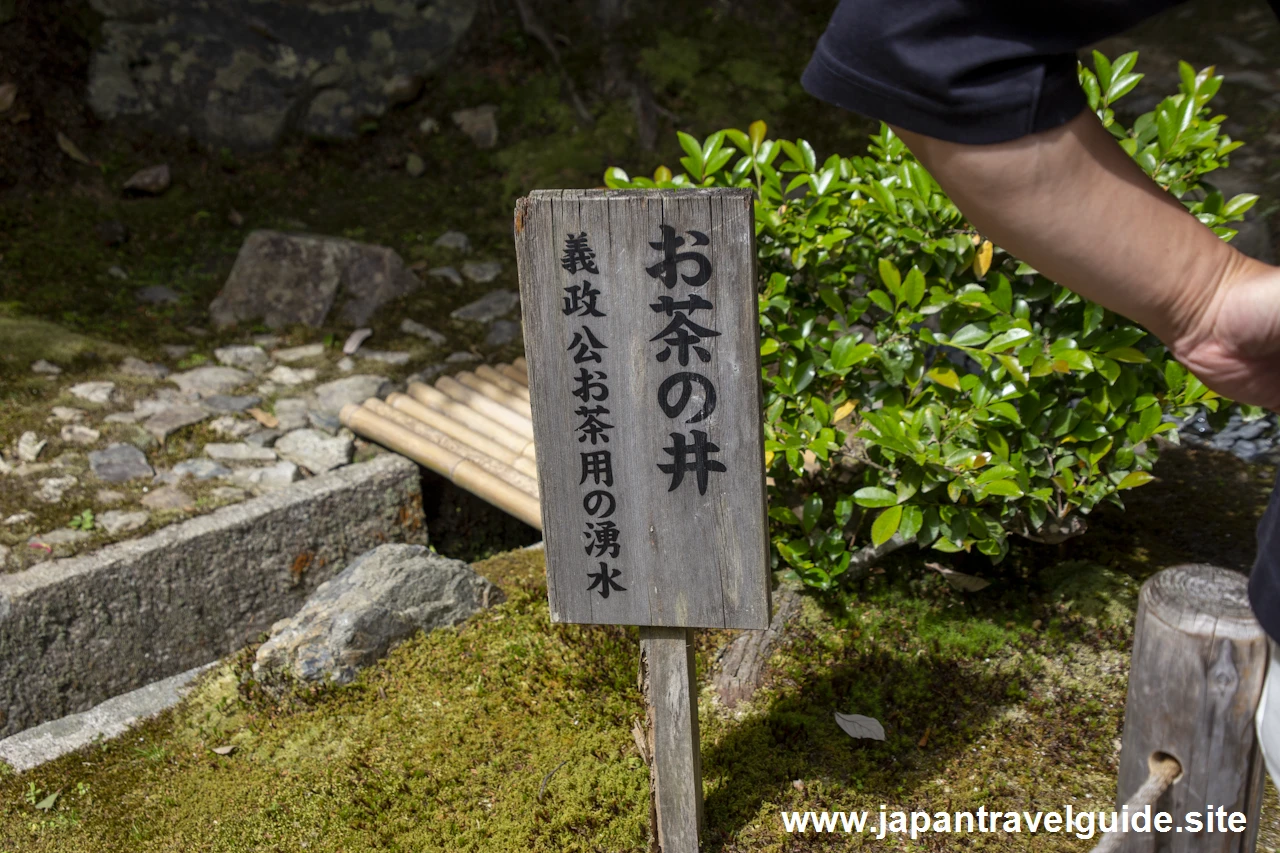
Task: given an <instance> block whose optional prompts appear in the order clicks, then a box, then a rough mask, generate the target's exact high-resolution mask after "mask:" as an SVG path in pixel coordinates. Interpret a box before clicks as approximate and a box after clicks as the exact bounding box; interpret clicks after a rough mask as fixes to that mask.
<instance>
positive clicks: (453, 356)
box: [445, 352, 480, 364]
mask: <svg viewBox="0 0 1280 853" xmlns="http://www.w3.org/2000/svg"><path fill="white" fill-rule="evenodd" d="M479 360H480V356H478V355H476V354H475V353H473V352H453V353H449V357H448V358H446V359H445V362H446V363H448V364H470V363H471V362H473V361H479Z"/></svg>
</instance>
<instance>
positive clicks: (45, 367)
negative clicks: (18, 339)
mask: <svg viewBox="0 0 1280 853" xmlns="http://www.w3.org/2000/svg"><path fill="white" fill-rule="evenodd" d="M31 372H32V373H41V374H44V375H45V376H57V375H58V374H59V373H61V372H62V368H61V367H58V365H56V364H54V363H53V362H50V361H45V360H44V359H43V358H42V359H40V360H39V361H36V362H34V363H33V364H32V365H31Z"/></svg>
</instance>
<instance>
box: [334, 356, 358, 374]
mask: <svg viewBox="0 0 1280 853" xmlns="http://www.w3.org/2000/svg"><path fill="white" fill-rule="evenodd" d="M338 369H339V370H341V371H342V372H343V373H350V372H351V371H353V370H355V369H356V362H355V359H353V358H351V356H346V357H345V358H343V359H341V360H340V361H339V362H338Z"/></svg>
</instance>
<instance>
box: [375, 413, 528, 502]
mask: <svg viewBox="0 0 1280 853" xmlns="http://www.w3.org/2000/svg"><path fill="white" fill-rule="evenodd" d="M364 408H366V409H368V410H369V411H371V412H373V413H374V414H375V415H377V416H378V417H380V418H382V419H383V420H386V421H390V422H391V423H393V424H395V425H396V426H398V427H402V428H404V429H406V430H408V431H409V432H411V433H413V434H414V435H416V436H418V437H419V438H424V439H426V440H427V441H430V442H432V443H434V444H438V445H440V446H441V447H443V448H444V449H445V450H447V451H449V452H450V453H452V454H453V455H454V456H460V457H462V458H463V459H466V460H468V461H470V462H472V463H473V464H475V465H478V466H479V467H481V468H483V469H484V470H486V471H488V472H489V473H490V474H492V475H493V476H495V477H498V478H499V479H502V480H505V481H506V482H508V483H510V484H511V485H513V486H515V487H516V488H517V489H519V490H520V491H522V492H525V493H526V494H528V495H530V496H532V497H535V498H538V497H540V495H539V492H538V481H537V480H536V479H534V478H533V477H528V476H526V475H524V474H521V473H520V472H519V471H517V470H515V469H514V468H512V467H511V466H510V465H506V464H504V463H502V462H499V461H498V460H497V459H494V458H492V457H489V456H485V455H484V454H483V453H481V452H480V451H478V450H476V449H475V448H472V447H468V446H467V445H465V444H463V443H462V442H460V441H454V440H453V439H452V438H449V436H447V435H445V434H444V433H442V432H440V430H438V429H433V428H432V427H429V426H427V425H426V424H424V423H422V422H421V421H417V420H414V419H413V418H412V417H410V416H409V415H406V414H405V413H404V412H398V411H396V410H395V409H393V408H391V407H390V406H388V405H387V404H386V403H384V402H382V401H381V400H379V399H377V398H376V397H371V398H370V399H368V400H365V401H364Z"/></svg>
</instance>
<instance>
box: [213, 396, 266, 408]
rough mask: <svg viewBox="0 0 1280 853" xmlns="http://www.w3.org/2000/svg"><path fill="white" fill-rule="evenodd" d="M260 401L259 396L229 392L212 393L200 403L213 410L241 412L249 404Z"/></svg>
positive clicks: (255, 403)
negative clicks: (233, 394)
mask: <svg viewBox="0 0 1280 853" xmlns="http://www.w3.org/2000/svg"><path fill="white" fill-rule="evenodd" d="M261 402H262V398H261V397H253V396H250V395H247V394H246V395H241V396H238V397H237V396H232V395H230V394H214V395H213V396H211V397H205V398H204V399H203V400H201V401H200V405H202V406H205V407H207V408H210V409H213V410H214V411H215V412H243V411H244V410H245V409H247V408H249V407H250V406H256V405H258V404H259V403H261Z"/></svg>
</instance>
